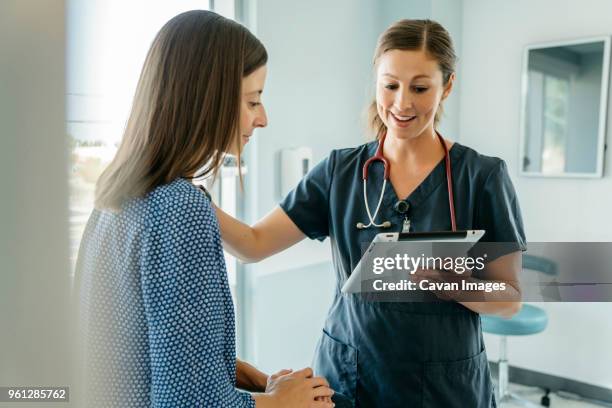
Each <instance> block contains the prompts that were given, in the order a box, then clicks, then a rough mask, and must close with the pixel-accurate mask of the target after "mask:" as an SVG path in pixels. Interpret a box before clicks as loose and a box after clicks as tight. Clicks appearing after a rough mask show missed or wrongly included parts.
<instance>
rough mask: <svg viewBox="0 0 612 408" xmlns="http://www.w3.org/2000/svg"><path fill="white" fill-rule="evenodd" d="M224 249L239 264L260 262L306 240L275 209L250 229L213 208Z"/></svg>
mask: <svg viewBox="0 0 612 408" xmlns="http://www.w3.org/2000/svg"><path fill="white" fill-rule="evenodd" d="M215 209H216V211H217V219H218V220H219V227H220V229H221V237H222V238H223V247H224V248H225V250H226V251H227V252H229V253H230V254H232V255H233V256H235V257H236V258H238V259H239V260H240V261H242V262H259V261H261V260H262V259H265V258H267V257H269V256H271V255H274V254H276V253H278V252H281V251H282V250H284V249H287V248H289V247H290V246H293V245H295V244H297V243H298V242H300V241H301V240H303V239H304V238H306V235H304V233H303V232H302V231H300V229H299V228H298V227H297V226H296V225H295V224H294V223H293V221H291V218H289V216H288V215H287V214H286V213H285V211H283V209H282V208H280V207H276V208H274V209H273V210H272V211H271V212H270V213H269V214H268V215H266V216H265V217H263V218H262V219H261V220H259V221H258V222H257V223H256V224H254V225H253V226H249V225H247V224H245V223H243V222H242V221H239V220H237V219H235V218H234V217H232V216H231V215H229V214H227V213H225V212H224V211H223V210H222V209H220V208H218V207H217V206H215Z"/></svg>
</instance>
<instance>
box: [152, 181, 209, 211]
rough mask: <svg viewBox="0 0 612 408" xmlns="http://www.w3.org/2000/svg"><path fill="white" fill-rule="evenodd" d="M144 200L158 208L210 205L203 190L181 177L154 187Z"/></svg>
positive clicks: (191, 207)
mask: <svg viewBox="0 0 612 408" xmlns="http://www.w3.org/2000/svg"><path fill="white" fill-rule="evenodd" d="M146 200H147V201H148V204H149V205H153V206H155V207H156V208H159V209H164V208H167V207H171V209H172V210H179V209H185V210H191V209H193V208H194V207H193V206H194V205H195V206H197V208H199V209H201V208H202V207H206V208H210V207H211V203H210V200H209V199H208V198H207V197H206V195H205V194H204V192H202V191H200V190H199V189H198V188H197V187H196V186H194V185H193V184H192V183H190V182H189V181H187V180H185V179H182V178H177V179H175V180H174V181H171V182H170V183H168V184H164V185H161V186H158V187H156V188H154V189H153V190H152V191H151V192H150V193H149V194H148V195H147V197H146Z"/></svg>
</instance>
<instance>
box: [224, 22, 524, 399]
mask: <svg viewBox="0 0 612 408" xmlns="http://www.w3.org/2000/svg"><path fill="white" fill-rule="evenodd" d="M455 60H456V57H455V53H454V50H453V46H452V41H451V38H450V36H449V34H448V32H447V31H446V30H445V29H444V28H443V27H442V26H441V25H439V24H438V23H436V22H433V21H429V20H402V21H399V22H397V23H395V24H393V25H392V26H391V27H389V28H388V29H387V30H386V31H385V32H384V33H383V34H382V35H381V37H380V38H379V41H378V45H377V49H376V52H375V56H374V69H375V74H376V98H375V100H374V101H373V103H372V106H371V109H370V124H371V126H372V131H373V136H375V138H376V140H375V141H373V142H371V143H366V144H364V145H361V146H358V147H356V148H347V149H340V150H334V151H332V152H331V153H330V154H329V156H328V157H327V158H326V159H325V160H323V161H322V162H321V163H319V164H318V165H317V166H316V167H314V168H313V169H312V171H311V172H310V173H309V174H308V175H307V176H306V177H304V179H303V180H302V181H301V182H300V183H299V185H298V186H297V187H296V188H295V190H293V191H292V192H291V193H290V194H289V195H288V196H287V197H286V198H285V199H284V200H283V201H282V202H281V203H280V206H279V207H277V208H275V209H274V210H273V211H272V212H271V213H270V214H268V215H267V216H266V217H264V218H263V219H262V220H260V221H259V222H257V223H256V224H255V225H253V226H247V225H245V224H243V223H241V222H239V221H237V220H235V219H233V218H232V217H230V216H228V215H227V214H225V213H223V212H222V211H221V210H217V215H218V218H219V222H220V226H221V233H222V236H223V239H224V242H225V245H226V248H227V249H228V250H229V251H230V252H232V253H233V254H234V255H236V256H237V257H239V258H240V259H243V260H245V261H251V262H256V261H259V260H261V259H263V258H266V257H268V256H270V255H272V254H275V253H277V252H279V251H282V250H284V249H285V248H287V247H289V246H291V245H294V244H295V243H297V242H299V241H301V240H302V239H304V238H305V237H308V238H310V239H318V240H324V239H325V238H326V237H329V238H330V240H331V244H332V245H331V247H332V251H333V261H334V262H333V264H334V269H335V273H336V276H337V285H336V293H335V298H334V301H333V303H332V306H331V308H330V311H329V314H328V316H327V319H326V322H325V326H324V328H323V332H322V336H321V339H320V340H319V343H318V345H317V349H316V352H315V357H314V367H313V368H314V370H315V372H316V373H317V374H318V375H322V376H325V377H326V378H327V379H328V381H329V383H330V385H331V387H332V388H333V389H334V390H335V391H336V395H335V396H334V401H335V402H336V406H338V407H339V406H342V405H346V406H359V407H421V406H425V407H493V406H496V402H495V397H494V393H493V385H492V382H491V376H490V372H489V366H488V362H487V357H486V352H485V346H484V342H483V337H482V330H481V323H480V317H479V316H480V314H481V313H486V314H496V315H500V316H506V317H509V316H512V315H513V314H515V313H516V312H517V311H518V310H519V309H520V305H521V303H520V290H519V288H518V286H517V285H516V284H515V282H516V281H517V280H518V273H519V271H520V259H521V251H522V250H524V249H525V235H524V232H523V223H522V220H521V213H520V208H519V204H518V201H517V197H516V193H515V190H514V188H513V186H512V183H511V181H510V178H509V175H508V171H507V168H506V165H505V163H504V162H503V161H502V160H501V159H498V158H495V157H488V156H484V155H481V154H479V153H477V152H476V151H474V150H473V149H471V148H469V147H467V146H464V145H461V144H459V143H453V142H452V141H450V140H448V139H444V138H443V137H442V136H441V135H439V133H438V132H437V131H436V128H437V125H438V122H439V119H440V116H441V112H442V109H441V104H442V102H443V101H444V99H445V98H447V97H448V95H449V94H450V92H451V90H452V88H453V82H454V80H455ZM483 86H486V84H483ZM469 91H470V90H466V92H469ZM490 136H491V137H496V136H495V134H494V133H491V134H490ZM383 141H384V144H383ZM381 145H382V149H381V150H382V154H383V155H384V157H385V158H386V159H387V160H388V162H389V171H390V173H389V182H388V183H387V186H386V188H385V190H384V192H383V194H382V201H381V205H380V210H379V211H378V213H377V214H375V215H374V214H372V215H373V218H374V224H373V225H371V226H370V227H369V228H358V227H357V223H360V222H361V223H362V224H364V225H367V224H369V223H370V220H369V217H368V210H367V209H366V205H365V203H364V191H363V188H364V187H363V178H362V168H363V165H364V163H365V162H366V160H368V159H369V158H370V157H372V156H374V155H375V153H376V151H377V149H378V148H379V146H381ZM447 154H448V156H446V155H447ZM446 158H447V159H448V164H449V166H448V167H450V168H449V170H450V173H451V177H448V176H447V165H446V164H447V159H446ZM383 178H384V171H383V166H382V165H381V164H380V163H377V164H375V165H373V166H371V167H370V170H369V174H368V189H367V198H368V202H369V203H370V204H369V207H370V208H371V209H372V210H375V208H376V206H377V203H378V200H379V197H380V194H381V188H382V181H383ZM449 179H450V180H452V182H451V183H450V184H451V185H450V187H451V189H452V190H453V194H454V197H453V199H454V216H453V215H452V214H451V207H452V206H451V200H449V182H448V181H449ZM400 201H403V202H404V203H405V204H407V205H402V206H401V207H403V208H398V206H397V205H396V204H397V203H398V202H400ZM398 209H400V210H402V211H398ZM453 221H454V222H453ZM453 223H455V224H456V225H454V227H455V228H456V229H458V230H467V229H483V230H486V234H485V236H484V237H483V239H482V240H481V241H487V242H504V243H505V245H504V251H497V252H496V254H495V256H492V257H490V258H489V259H488V263H487V264H486V272H487V276H488V279H489V280H490V281H491V280H493V281H500V282H502V281H503V282H506V283H507V286H506V290H505V291H503V292H492V293H488V294H487V300H488V301H486V302H484V301H471V302H466V301H460V300H458V299H454V298H453V294H452V293H450V294H449V293H440V294H439V296H440V298H441V299H443V301H442V300H441V301H438V302H405V303H385V302H368V301H365V300H363V299H362V298H360V297H358V296H356V295H351V294H343V293H342V292H341V291H340V288H341V287H342V285H343V283H344V282H345V281H346V279H347V278H348V276H349V275H350V273H351V271H352V270H353V268H354V267H355V265H356V264H357V263H358V262H359V259H360V258H361V245H362V244H363V243H367V242H370V241H371V240H372V239H373V238H374V236H375V235H376V234H377V233H380V232H385V231H389V232H398V231H401V230H402V228H404V229H409V231H410V232H419V231H449V230H451V229H453ZM383 225H384V226H385V227H386V228H385V227H383ZM389 225H390V226H389ZM362 226H363V225H362ZM423 273H424V274H426V275H427V277H428V278H429V279H430V280H434V281H435V280H438V279H439V278H440V276H437V275H436V271H429V272H423Z"/></svg>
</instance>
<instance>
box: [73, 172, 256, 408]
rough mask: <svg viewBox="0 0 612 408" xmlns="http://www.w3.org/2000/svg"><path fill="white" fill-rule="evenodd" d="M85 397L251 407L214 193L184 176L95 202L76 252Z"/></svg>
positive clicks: (97, 401) (121, 402)
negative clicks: (239, 383)
mask: <svg viewBox="0 0 612 408" xmlns="http://www.w3.org/2000/svg"><path fill="white" fill-rule="evenodd" d="M76 273H77V285H78V288H79V296H80V322H81V325H80V327H81V338H82V340H83V341H82V343H81V344H82V345H83V356H84V358H83V362H84V365H83V368H84V371H83V373H84V375H83V382H84V389H85V390H86V391H85V394H86V398H87V400H88V405H87V406H105V407H108V406H116V407H149V406H154V407H254V406H255V402H254V400H253V398H252V397H251V395H250V394H248V393H245V392H242V391H240V390H237V389H236V388H235V383H236V352H235V318H234V306H233V303H232V298H231V293H230V289H229V285H228V280H227V272H226V269H225V260H224V257H223V250H222V245H221V239H220V236H219V227H218V224H217V219H216V216H215V212H214V208H213V207H212V205H211V203H210V201H209V199H208V198H207V197H206V196H205V195H204V194H203V192H202V191H199V190H198V189H197V188H196V187H194V186H193V185H192V184H191V183H190V182H188V181H186V180H183V179H177V180H175V181H174V182H172V183H170V184H167V185H164V186H160V187H158V188H156V189H155V190H153V191H152V192H151V193H149V194H148V195H147V196H145V197H144V198H140V199H135V200H130V201H128V202H127V203H126V204H125V205H124V206H123V208H122V210H121V211H120V212H110V211H98V210H94V211H93V213H92V214H91V217H90V219H89V221H88V224H87V227H86V229H85V233H84V235H83V239H82V242H81V247H80V250H79V258H78V261H77V271H76Z"/></svg>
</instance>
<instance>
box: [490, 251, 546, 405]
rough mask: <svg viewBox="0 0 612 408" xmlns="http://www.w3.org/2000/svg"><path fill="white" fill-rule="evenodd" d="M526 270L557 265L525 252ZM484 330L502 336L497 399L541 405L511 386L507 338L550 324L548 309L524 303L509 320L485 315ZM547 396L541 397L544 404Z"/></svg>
mask: <svg viewBox="0 0 612 408" xmlns="http://www.w3.org/2000/svg"><path fill="white" fill-rule="evenodd" d="M523 270H532V271H537V272H542V273H545V274H547V275H556V274H557V265H556V264H555V263H554V262H552V261H550V260H548V259H545V258H541V257H538V256H534V255H526V254H524V255H523ZM481 321H482V330H483V331H484V332H485V333H491V334H497V335H499V336H501V341H500V348H499V361H498V386H497V389H498V401H499V402H500V404H501V403H503V402H508V401H514V402H518V403H520V404H522V405H524V406H533V407H538V406H539V405H537V404H534V403H532V402H529V401H526V400H524V399H522V398H520V397H519V396H517V395H516V394H513V393H511V392H510V391H509V389H508V382H509V379H508V356H507V338H508V336H525V335H529V334H536V333H540V332H542V331H544V329H546V326H547V324H548V316H547V315H546V312H545V311H544V310H543V309H541V308H539V307H537V306H533V305H529V304H523V307H522V308H521V311H520V312H518V313H517V314H516V315H514V316H512V317H511V318H510V319H504V318H502V317H497V316H489V315H482V316H481ZM546 399H547V396H545V397H544V398H543V400H542V402H543V404H542V405H546V404H545V403H544V401H546Z"/></svg>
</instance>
